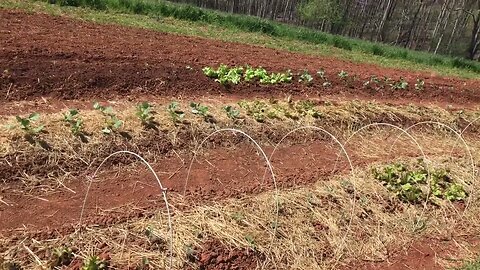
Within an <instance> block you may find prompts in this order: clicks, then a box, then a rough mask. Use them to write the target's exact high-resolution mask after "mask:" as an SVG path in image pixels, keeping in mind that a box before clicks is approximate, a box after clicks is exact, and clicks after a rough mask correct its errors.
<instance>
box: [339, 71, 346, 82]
mask: <svg viewBox="0 0 480 270" xmlns="http://www.w3.org/2000/svg"><path fill="white" fill-rule="evenodd" d="M338 77H339V78H340V79H342V80H345V79H347V78H348V72H346V71H344V70H341V71H340V72H339V73H338Z"/></svg>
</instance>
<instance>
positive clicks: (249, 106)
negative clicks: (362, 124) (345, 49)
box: [6, 98, 321, 141]
mask: <svg viewBox="0 0 480 270" xmlns="http://www.w3.org/2000/svg"><path fill="white" fill-rule="evenodd" d="M92 108H93V109H94V110H95V111H97V112H98V113H99V115H100V116H101V117H102V125H101V129H99V131H100V132H101V133H102V134H104V135H110V134H114V133H116V132H119V131H121V129H122V127H123V126H124V124H125V123H124V120H122V119H121V117H119V116H118V115H117V113H116V112H115V111H114V109H113V108H112V107H111V106H105V105H102V104H100V103H98V102H95V103H94V104H93V107H92ZM240 109H243V112H244V114H245V115H246V116H249V117H251V118H253V119H254V120H255V121H257V122H259V123H264V122H265V121H266V120H267V119H277V120H282V119H291V120H299V119H300V118H302V117H312V118H319V117H321V113H320V112H319V111H318V110H317V109H316V103H315V102H313V101H309V100H301V101H295V102H294V101H292V100H291V99H290V98H289V99H287V102H286V104H285V103H279V102H278V101H271V102H270V103H268V102H265V101H260V100H254V101H245V100H243V101H240V102H238V103H237V105H227V106H223V107H222V112H223V113H224V115H223V116H225V117H226V118H227V119H230V120H231V121H238V120H240V119H244V118H245V117H244V116H242V115H241V114H242V113H241V110H240ZM187 113H188V111H187V110H185V109H182V108H181V105H180V103H178V102H176V101H173V102H171V103H169V104H168V105H167V106H166V107H165V114H166V115H167V116H168V118H169V119H170V121H171V122H172V123H173V124H175V125H179V124H182V123H184V122H185V119H184V118H185V116H186V114H187ZM189 113H191V114H193V115H195V116H197V117H200V118H201V119H202V120H203V121H205V122H207V123H210V124H215V123H217V119H216V118H215V117H214V116H213V115H212V114H211V113H210V112H209V107H208V106H206V105H203V104H200V103H196V102H190V104H189ZM156 114H157V112H156V111H155V108H154V106H153V105H152V104H150V103H148V102H142V103H139V104H137V106H136V108H135V118H136V119H137V120H138V121H139V122H140V123H141V126H142V127H143V128H145V129H157V128H158V126H160V123H159V122H157V121H156V119H155V116H156ZM219 116H220V115H219ZM84 118H85V116H84V115H82V114H81V113H80V111H79V110H78V109H68V110H67V111H65V112H64V113H63V114H62V116H61V119H58V120H60V121H61V122H62V123H63V126H64V127H65V128H66V129H69V130H70V133H71V134H72V135H73V136H76V137H84V136H85V134H86V132H85V131H84V128H85V125H84ZM6 128H7V129H10V130H15V129H17V130H20V131H22V133H23V134H24V135H25V138H27V140H29V141H31V140H34V139H35V138H36V137H37V136H39V135H40V134H42V133H45V132H46V126H45V124H44V123H42V122H41V121H40V114H39V113H38V112H34V113H31V114H29V115H27V116H20V115H17V116H15V122H14V123H11V124H10V125H7V126H6Z"/></svg>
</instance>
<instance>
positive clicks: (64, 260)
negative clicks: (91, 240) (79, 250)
mask: <svg viewBox="0 0 480 270" xmlns="http://www.w3.org/2000/svg"><path fill="white" fill-rule="evenodd" d="M73 258H74V254H73V250H72V249H71V248H67V247H61V248H56V249H55V250H54V251H53V254H52V260H51V262H50V263H49V264H50V267H51V268H52V269H54V268H55V267H61V266H66V265H70V263H71V262H72V260H73Z"/></svg>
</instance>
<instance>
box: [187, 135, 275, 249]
mask: <svg viewBox="0 0 480 270" xmlns="http://www.w3.org/2000/svg"><path fill="white" fill-rule="evenodd" d="M223 132H233V133H239V134H241V135H243V136H245V137H246V138H248V139H249V140H250V141H251V142H253V144H254V145H255V147H256V148H257V150H258V151H260V153H261V154H262V157H263V159H264V160H265V163H266V164H267V167H268V170H269V171H270V174H271V175H272V181H273V187H274V189H275V191H274V192H275V198H274V201H275V224H277V223H278V213H279V203H278V189H277V180H276V177H275V173H274V172H273V167H272V164H271V163H270V160H269V159H268V157H267V155H266V154H265V151H264V150H263V148H262V147H260V145H259V144H258V143H257V142H256V141H255V140H254V139H253V138H252V137H251V136H250V135H248V134H247V133H245V132H243V131H241V130H238V129H234V128H224V129H219V130H216V131H214V132H212V133H210V135H208V136H207V137H205V139H203V141H202V142H201V143H200V144H199V145H198V147H197V148H196V149H195V152H194V154H193V157H192V160H191V162H190V165H189V166H188V172H187V177H186V179H185V185H184V188H183V196H185V194H186V191H187V186H188V180H189V179H190V172H191V170H192V166H193V162H194V161H195V160H196V157H197V154H198V152H199V151H200V149H201V148H202V147H203V144H205V142H206V141H207V140H208V139H209V138H211V137H212V136H214V135H216V134H218V133H223ZM276 233H277V229H276V226H274V227H273V233H272V239H271V245H272V244H273V241H274V240H275V235H276ZM271 245H270V247H271Z"/></svg>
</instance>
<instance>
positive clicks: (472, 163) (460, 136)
mask: <svg viewBox="0 0 480 270" xmlns="http://www.w3.org/2000/svg"><path fill="white" fill-rule="evenodd" d="M428 124H432V125H438V126H441V127H443V128H446V129H448V130H450V131H451V132H453V134H455V136H456V137H457V141H458V140H460V141H462V143H463V145H464V147H465V150H466V151H467V154H468V156H469V158H470V163H471V166H472V185H474V184H475V180H476V179H475V174H476V173H475V166H476V165H475V161H474V160H473V155H472V152H471V151H470V147H469V146H468V144H467V142H466V141H465V139H464V138H463V136H462V134H463V132H464V131H465V130H466V128H468V125H467V127H465V129H464V130H463V131H462V132H461V133H458V132H457V131H456V130H455V129H453V128H452V127H450V126H448V125H446V124H444V123H441V122H437V121H423V122H418V123H416V124H413V125H411V126H409V127H407V128H406V129H405V131H407V132H408V131H409V130H410V129H412V128H414V127H417V126H420V125H428ZM398 139H399V137H397V138H396V139H395V141H394V142H393V143H392V146H391V148H390V150H391V149H392V148H393V146H394V145H395V143H396V142H397V140H398ZM457 141H455V145H454V146H453V148H452V150H451V151H450V156H452V157H453V150H454V147H455V146H456V142H457ZM429 187H430V186H429ZM429 191H430V189H429ZM473 191H474V189H472V193H473ZM471 201H472V196H469V198H468V199H467V203H466V204H465V209H464V210H463V213H465V211H466V210H467V208H468V206H469V205H470V203H471ZM463 213H462V215H463Z"/></svg>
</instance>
